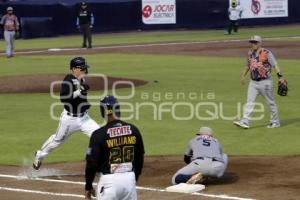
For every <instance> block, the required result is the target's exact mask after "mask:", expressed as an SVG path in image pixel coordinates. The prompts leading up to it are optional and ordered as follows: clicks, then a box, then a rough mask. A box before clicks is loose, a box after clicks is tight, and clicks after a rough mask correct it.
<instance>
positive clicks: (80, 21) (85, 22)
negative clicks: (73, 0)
mask: <svg viewBox="0 0 300 200" xmlns="http://www.w3.org/2000/svg"><path fill="white" fill-rule="evenodd" d="M94 21H95V19H94V15H93V13H92V12H91V11H90V10H88V8H87V4H86V3H85V2H82V3H81V5H80V9H79V12H78V16H77V20H76V25H77V28H78V29H79V30H80V32H81V33H82V35H83V43H82V48H92V32H91V29H92V28H93V26H94ZM86 42H88V46H87V45H86Z"/></svg>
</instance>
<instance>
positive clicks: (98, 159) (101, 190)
mask: <svg viewBox="0 0 300 200" xmlns="http://www.w3.org/2000/svg"><path fill="white" fill-rule="evenodd" d="M100 109H101V114H102V117H104V118H105V120H106V121H107V124H106V125H105V126H104V127H102V128H100V129H98V130H96V131H95V132H94V133H93V135H92V137H91V139H90V144H89V148H88V150H87V155H86V169H85V178H86V184H85V191H86V192H85V197H86V199H91V196H92V195H94V193H95V192H94V190H93V187H92V183H93V180H94V178H95V174H96V172H100V174H101V177H100V180H99V183H98V187H97V195H96V196H97V199H98V200H100V199H101V200H118V199H122V200H135V199H137V194H136V188H135V187H136V181H137V180H138V178H139V175H140V174H141V172H142V168H143V163H144V145H143V140H142V136H141V134H140V131H139V130H138V129H137V128H136V127H135V126H134V125H132V124H129V123H126V122H124V121H121V120H120V119H119V118H120V106H119V103H118V101H117V99H116V98H115V97H113V96H106V97H105V98H104V99H103V100H101V102H100Z"/></svg>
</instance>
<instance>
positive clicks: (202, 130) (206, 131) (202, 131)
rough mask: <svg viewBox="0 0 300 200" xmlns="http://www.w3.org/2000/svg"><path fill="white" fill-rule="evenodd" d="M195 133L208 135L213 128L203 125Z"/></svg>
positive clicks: (211, 132)
mask: <svg viewBox="0 0 300 200" xmlns="http://www.w3.org/2000/svg"><path fill="white" fill-rule="evenodd" d="M196 135H210V136H213V130H212V129H211V128H209V127H205V126H203V127H201V128H200V129H199V132H198V133H197V134H196Z"/></svg>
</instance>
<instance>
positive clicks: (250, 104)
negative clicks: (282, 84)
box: [241, 79, 280, 124]
mask: <svg viewBox="0 0 300 200" xmlns="http://www.w3.org/2000/svg"><path fill="white" fill-rule="evenodd" d="M258 95H262V96H263V97H264V98H265V100H266V103H267V105H268V107H269V109H270V112H271V117H270V123H278V124H279V123H280V122H279V117H278V109H277V106H276V103H275V98H274V89H273V80H272V79H265V80H261V81H254V80H251V81H250V83H249V86H248V95H247V104H246V106H245V110H244V115H243V119H242V120H241V121H242V122H243V123H246V124H249V123H250V118H251V114H252V112H253V109H254V106H255V101H256V98H257V96H258Z"/></svg>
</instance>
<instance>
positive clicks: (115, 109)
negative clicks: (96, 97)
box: [100, 95, 121, 118]
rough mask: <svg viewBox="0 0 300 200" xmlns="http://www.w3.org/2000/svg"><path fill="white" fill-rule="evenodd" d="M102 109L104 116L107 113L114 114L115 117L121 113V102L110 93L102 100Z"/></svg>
mask: <svg viewBox="0 0 300 200" xmlns="http://www.w3.org/2000/svg"><path fill="white" fill-rule="evenodd" d="M100 111H101V115H102V117H103V118H105V117H106V116H107V115H114V117H120V115H121V113H120V105H119V102H118V100H117V99H116V98H115V97H114V96H112V95H108V96H106V97H104V98H103V99H102V100H101V101H100Z"/></svg>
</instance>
